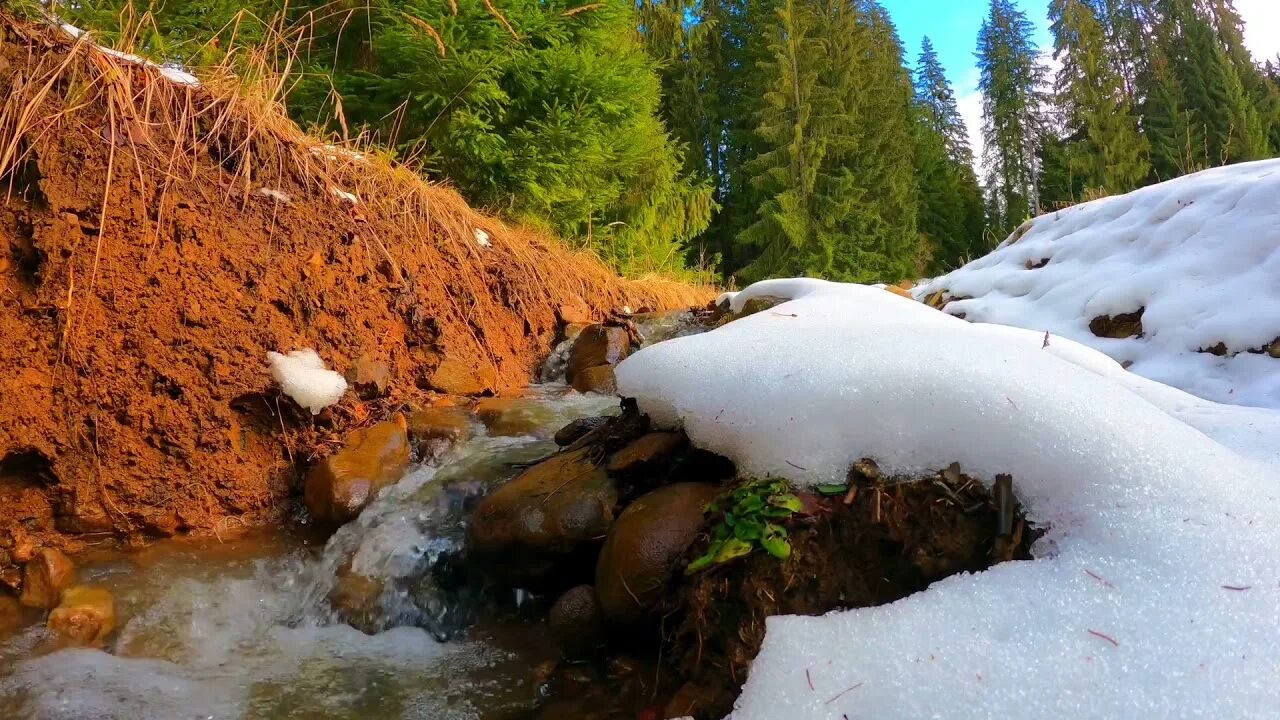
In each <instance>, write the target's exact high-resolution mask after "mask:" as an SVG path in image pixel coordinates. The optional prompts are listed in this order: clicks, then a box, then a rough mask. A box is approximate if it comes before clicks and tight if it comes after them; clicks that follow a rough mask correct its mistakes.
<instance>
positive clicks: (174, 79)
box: [61, 23, 200, 87]
mask: <svg viewBox="0 0 1280 720" xmlns="http://www.w3.org/2000/svg"><path fill="white" fill-rule="evenodd" d="M61 28H62V31H63V32H64V33H66V34H67V36H68V37H70V38H71V39H72V40H79V39H80V38H81V37H84V36H85V35H88V33H86V32H85V31H84V30H81V29H80V28H78V27H76V26H75V25H71V24H70V23H62V25H61ZM90 44H91V45H93V47H94V49H96V50H98V51H99V52H101V53H102V54H104V55H109V56H111V57H113V58H116V59H117V60H123V61H124V62H127V63H129V64H131V65H138V66H141V67H145V68H154V69H155V70H157V71H159V73H160V76H161V77H163V78H164V79H165V80H168V81H169V82H171V83H174V84H175V85H186V86H188V87H198V86H199V85H200V80H199V79H198V78H196V76H195V75H192V74H191V73H189V72H187V71H186V70H183V69H182V68H181V67H180V66H178V65H175V64H171V63H166V64H164V65H159V64H156V63H153V62H151V61H150V60H147V59H146V58H143V57H139V56H137V55H133V54H131V53H127V52H121V51H119V50H114V49H112V48H109V47H103V46H102V45H98V44H97V43H92V42H91V43H90Z"/></svg>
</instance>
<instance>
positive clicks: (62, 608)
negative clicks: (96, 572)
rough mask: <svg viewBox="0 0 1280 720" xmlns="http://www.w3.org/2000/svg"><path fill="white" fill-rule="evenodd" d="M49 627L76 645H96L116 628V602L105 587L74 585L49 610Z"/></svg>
mask: <svg viewBox="0 0 1280 720" xmlns="http://www.w3.org/2000/svg"><path fill="white" fill-rule="evenodd" d="M48 626H49V629H50V630H52V631H54V632H55V633H57V634H58V636H59V637H61V638H62V639H64V640H66V641H69V642H71V643H74V644H76V645H84V646H88V647H96V646H98V645H101V644H102V641H103V640H106V638H107V636H108V635H110V634H111V631H113V630H115V627H116V603H115V598H114V597H112V595H111V592H110V591H108V590H107V589H105V588H100V587H90V586H88V585H75V586H73V587H69V588H67V589H66V591H65V592H63V593H62V602H61V603H60V604H59V605H58V606H57V607H56V608H54V609H53V611H52V612H50V613H49V623H48Z"/></svg>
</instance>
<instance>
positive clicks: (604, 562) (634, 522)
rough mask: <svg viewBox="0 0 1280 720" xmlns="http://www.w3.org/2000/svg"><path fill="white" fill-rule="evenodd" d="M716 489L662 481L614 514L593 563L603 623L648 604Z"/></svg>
mask: <svg viewBox="0 0 1280 720" xmlns="http://www.w3.org/2000/svg"><path fill="white" fill-rule="evenodd" d="M718 491H719V490H718V488H717V487H716V486H714V485H708V484H706V483H677V484H675V485H668V486H666V487H662V488H659V489H657V490H654V491H653V492H651V493H649V494H647V495H644V496H642V497H640V498H639V499H638V500H636V501H635V502H634V503H632V504H631V505H630V506H628V507H627V509H626V510H624V511H623V513H622V515H620V516H619V517H618V521H617V522H615V523H614V525H613V528H611V529H610V531H609V537H608V539H607V540H605V543H604V547H603V548H602V549H601V550H600V559H599V561H598V562H597V564H596V597H597V598H598V599H599V601H600V608H601V610H602V611H603V612H604V616H605V618H606V619H607V620H608V621H609V622H612V623H616V624H623V625H625V624H630V623H634V622H636V621H638V620H641V619H643V618H644V616H645V615H646V614H647V613H648V611H649V610H651V609H652V608H653V607H654V605H655V604H656V603H657V602H658V600H659V599H660V598H661V596H662V590H663V588H664V587H665V585H666V583H667V580H668V579H669V578H670V577H671V574H672V572H673V571H674V570H675V569H676V565H677V563H678V562H679V560H680V557H681V555H683V554H684V552H685V551H686V550H688V548H689V546H690V545H692V544H693V541H694V540H695V539H696V538H697V537H698V530H699V529H700V528H701V527H702V523H703V517H704V513H703V509H704V508H705V507H706V505H707V503H709V502H711V500H712V499H713V498H714V497H715V496H716V493H717V492H718Z"/></svg>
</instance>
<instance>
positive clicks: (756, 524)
mask: <svg viewBox="0 0 1280 720" xmlns="http://www.w3.org/2000/svg"><path fill="white" fill-rule="evenodd" d="M763 533H764V526H763V525H761V524H760V521H758V520H755V519H752V520H751V521H750V522H741V523H738V524H737V525H736V526H734V528H733V536H734V537H736V538H738V539H739V540H744V541H747V542H750V541H751V540H759V539H760V536H761V535H762V534H763Z"/></svg>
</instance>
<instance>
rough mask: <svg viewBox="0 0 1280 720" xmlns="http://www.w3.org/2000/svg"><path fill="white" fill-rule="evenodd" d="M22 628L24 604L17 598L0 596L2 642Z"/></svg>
mask: <svg viewBox="0 0 1280 720" xmlns="http://www.w3.org/2000/svg"><path fill="white" fill-rule="evenodd" d="M21 627H22V604H21V603H19V602H18V600H17V598H14V597H11V596H9V595H4V594H0V640H4V639H5V638H7V637H9V636H10V635H12V634H13V633H14V631H15V630H17V629H18V628H21Z"/></svg>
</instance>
